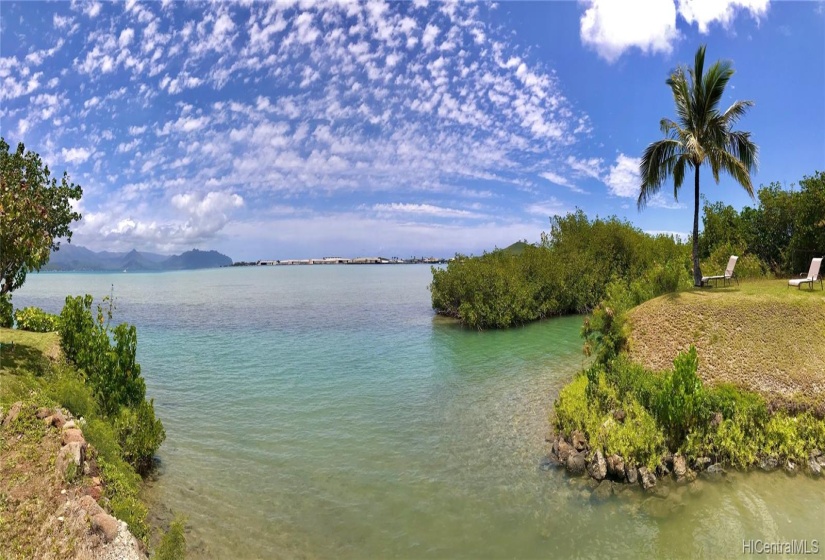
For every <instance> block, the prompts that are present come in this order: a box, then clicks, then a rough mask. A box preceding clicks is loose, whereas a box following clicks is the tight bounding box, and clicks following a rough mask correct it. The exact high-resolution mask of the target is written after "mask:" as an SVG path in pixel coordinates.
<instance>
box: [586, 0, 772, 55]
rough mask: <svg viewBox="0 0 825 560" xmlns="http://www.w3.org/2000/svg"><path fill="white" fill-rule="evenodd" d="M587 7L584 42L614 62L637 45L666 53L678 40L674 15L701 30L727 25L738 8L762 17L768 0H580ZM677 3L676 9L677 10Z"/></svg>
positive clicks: (738, 10)
mask: <svg viewBox="0 0 825 560" xmlns="http://www.w3.org/2000/svg"><path fill="white" fill-rule="evenodd" d="M584 3H585V4H586V6H587V8H586V10H585V11H584V14H583V15H582V17H581V20H580V29H579V31H580V36H581V40H582V42H583V43H584V44H585V45H588V46H590V47H592V48H594V49H595V50H596V52H597V53H598V54H599V56H601V57H602V58H604V59H605V60H607V61H608V62H614V61H615V60H617V59H618V58H619V57H620V56H621V55H622V53H624V52H625V51H627V50H628V49H631V48H638V49H639V50H641V51H642V52H645V53H665V54H667V53H670V52H671V51H672V50H673V44H674V43H675V42H676V41H677V40H678V39H679V32H678V30H677V29H676V15H677V11H678V15H679V16H681V17H682V18H683V19H684V20H685V21H686V22H687V23H688V24H693V23H696V24H697V26H698V27H699V31H700V32H701V33H707V32H708V28H709V26H710V24H712V23H715V22H716V23H719V24H721V25H722V26H723V27H725V28H728V27H729V26H730V24H731V22H732V21H733V19H734V18H735V17H736V14H737V13H738V12H740V11H748V12H750V14H751V16H753V17H754V18H756V19H759V18H760V17H762V16H764V15H765V14H766V13H767V10H768V4H769V3H770V0H633V1H632V2H620V1H617V0H584ZM677 5H678V10H677Z"/></svg>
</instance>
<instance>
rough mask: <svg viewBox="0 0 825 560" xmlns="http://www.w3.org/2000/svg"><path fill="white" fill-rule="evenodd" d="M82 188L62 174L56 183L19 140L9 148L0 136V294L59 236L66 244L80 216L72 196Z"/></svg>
mask: <svg viewBox="0 0 825 560" xmlns="http://www.w3.org/2000/svg"><path fill="white" fill-rule="evenodd" d="M82 195H83V190H82V189H81V187H80V185H75V184H74V183H72V182H70V181H69V175H68V174H67V173H65V172H64V173H63V177H62V179H61V180H60V182H59V183H58V181H57V179H56V178H53V177H51V172H50V171H49V167H48V166H47V165H43V162H42V161H41V160H40V156H39V155H38V154H36V153H35V152H32V151H26V149H25V147H24V146H23V143H22V142H21V143H20V144H18V145H17V151H15V152H10V151H9V145H8V144H7V143H6V140H5V138H2V137H0V295H4V294H7V293H9V292H11V291H13V290H16V289H17V288H19V287H20V286H22V285H23V283H24V282H25V281H26V274H28V273H29V272H31V271H33V270H34V271H37V270H40V268H41V267H42V266H43V265H45V264H46V263H47V262H49V257H50V256H51V252H52V251H57V250H58V249H59V248H60V239H61V238H65V239H66V241H69V242H71V239H72V231H71V229H69V226H70V225H71V224H72V222H75V221H77V220H79V219H80V214H79V213H77V212H75V211H74V210H72V206H71V202H70V201H72V200H80V197H81V196H82Z"/></svg>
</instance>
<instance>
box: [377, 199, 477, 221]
mask: <svg viewBox="0 0 825 560" xmlns="http://www.w3.org/2000/svg"><path fill="white" fill-rule="evenodd" d="M372 209H373V210H375V211H377V212H379V213H390V214H420V215H425V216H433V217H437V218H473V217H478V216H479V215H478V214H476V213H475V212H470V211H468V210H458V209H456V208H445V207H443V206H434V205H432V204H407V203H398V202H393V203H391V204H374V205H373V207H372Z"/></svg>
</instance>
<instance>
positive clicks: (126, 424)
mask: <svg viewBox="0 0 825 560" xmlns="http://www.w3.org/2000/svg"><path fill="white" fill-rule="evenodd" d="M115 430H116V431H117V436H118V441H119V443H120V447H121V449H122V450H123V458H124V459H126V461H128V462H129V464H130V465H132V466H133V467H135V470H137V471H138V472H139V473H146V472H148V471H149V470H150V468H151V466H152V456H153V455H154V453H155V451H157V449H158V447H160V444H161V443H163V440H164V439H165V438H166V432H165V431H164V429H163V424H161V422H160V420H158V419H157V418H155V408H154V403H153V402H152V401H149V402H147V401H141V402H140V404H138V405H137V406H136V407H134V408H128V407H123V408H122V409H121V410H120V414H119V415H118V417H117V420H116V421H115Z"/></svg>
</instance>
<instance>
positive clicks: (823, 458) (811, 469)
mask: <svg viewBox="0 0 825 560" xmlns="http://www.w3.org/2000/svg"><path fill="white" fill-rule="evenodd" d="M547 442H548V443H550V444H551V448H550V452H549V453H548V455H547V456H546V458H545V460H544V461H543V463H542V468H543V469H545V470H548V469H551V468H554V467H555V468H559V469H561V468H563V469H565V470H566V472H567V473H568V474H569V475H570V476H571V477H581V478H584V477H588V478H589V479H591V481H592V489H593V493H592V496H593V497H594V498H596V499H607V498H609V497H610V496H612V495H613V494H616V493H618V492H620V491H621V490H622V489H624V488H625V487H641V489H642V490H643V491H644V492H646V493H650V494H652V495H656V496H659V497H667V496H668V494H669V493H670V488H669V485H670V484H668V483H672V484H676V485H677V486H686V485H690V484H691V483H693V482H694V481H696V480H697V479H698V478H700V477H701V478H705V479H710V480H714V479H720V478H722V477H725V476H726V475H727V471H726V470H725V466H724V465H723V464H721V463H718V462H714V461H713V460H712V459H711V458H710V457H699V458H697V459H695V460H692V461H688V460H687V458H686V457H684V456H683V455H680V454H678V453H676V454H670V453H669V454H666V455H664V456H662V457H661V459H660V461H659V464H658V465H657V466H656V468H655V469H649V468H648V467H646V466H644V465H641V466H640V465H637V464H635V463H633V462H631V461H627V460H626V459H625V458H623V457H621V456H620V455H617V454H612V455H608V456H606V457H605V456H604V454H603V453H602V451H601V450H600V449H593V448H592V447H591V445H590V444H589V442H588V441H587V438H586V437H585V436H584V434H583V433H582V432H580V431H574V432H572V433H571V434H570V437H569V438H565V437H564V436H562V435H555V436H552V437H548V438H547ZM758 467H759V468H760V469H761V470H763V471H773V470H777V469H779V468H782V469H783V470H784V471H785V472H786V473H788V474H790V475H795V474H797V473H799V472H805V473H807V474H808V475H809V476H811V477H814V478H817V477H821V476H823V475H825V453H823V452H822V451H820V450H817V449H815V450H813V451H812V452H811V453H810V455H809V457H808V461H807V464H806V465H798V464H796V463H794V462H793V461H790V460H788V461H785V462H784V464H780V462H779V461H778V460H777V459H776V458H775V457H763V458H761V459H760V460H759V464H758Z"/></svg>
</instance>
